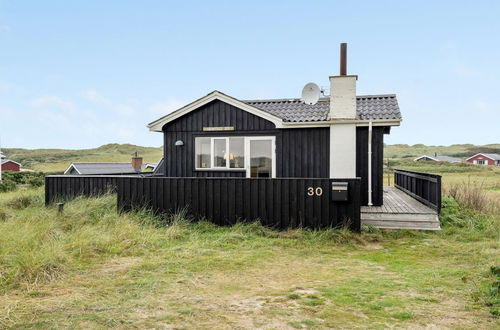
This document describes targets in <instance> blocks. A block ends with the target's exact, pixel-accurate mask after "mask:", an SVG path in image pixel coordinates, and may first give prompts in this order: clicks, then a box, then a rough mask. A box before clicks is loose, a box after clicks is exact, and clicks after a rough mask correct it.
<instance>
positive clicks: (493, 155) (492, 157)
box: [482, 154, 500, 160]
mask: <svg viewBox="0 0 500 330" xmlns="http://www.w3.org/2000/svg"><path fill="white" fill-rule="evenodd" d="M482 155H485V156H486V157H488V158H491V159H494V160H500V155H499V154H482Z"/></svg>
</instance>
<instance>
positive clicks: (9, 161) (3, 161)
mask: <svg viewBox="0 0 500 330" xmlns="http://www.w3.org/2000/svg"><path fill="white" fill-rule="evenodd" d="M5 163H14V164H17V165H19V166H21V164H19V163H18V162H16V161H13V160H10V159H5V158H2V162H1V164H2V165H3V164H5Z"/></svg>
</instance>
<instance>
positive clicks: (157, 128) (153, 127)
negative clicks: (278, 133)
mask: <svg viewBox="0 0 500 330" xmlns="http://www.w3.org/2000/svg"><path fill="white" fill-rule="evenodd" d="M214 100H220V101H222V102H225V103H227V104H230V105H232V106H235V107H237V108H239V109H241V110H244V111H247V112H249V113H251V114H253V115H256V116H258V117H261V118H264V119H266V120H269V121H270V122H272V123H273V124H274V125H275V126H276V128H281V127H282V126H283V120H282V119H281V118H279V117H276V116H274V115H272V114H270V113H269V112H265V111H263V110H260V109H258V108H256V107H253V106H251V105H248V104H246V103H244V102H241V101H240V100H237V99H235V98H233V97H231V96H229V95H226V94H224V93H221V92H219V91H213V92H212V93H210V94H207V95H205V96H204V97H202V98H200V99H198V100H196V101H194V102H192V103H189V104H188V105H186V106H184V107H182V108H180V109H179V110H176V111H174V112H172V113H170V114H168V115H166V116H163V117H162V118H160V119H158V120H155V121H153V122H151V123H149V124H148V128H149V130H150V131H154V132H161V131H162V128H163V126H164V125H165V124H167V123H169V122H171V121H173V120H175V119H177V118H179V117H182V116H184V115H186V114H188V113H189V112H191V111H193V110H196V109H198V108H199V107H201V106H203V105H205V104H208V103H210V102H212V101H214Z"/></svg>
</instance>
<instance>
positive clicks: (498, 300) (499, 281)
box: [485, 265, 500, 318]
mask: <svg viewBox="0 0 500 330" xmlns="http://www.w3.org/2000/svg"><path fill="white" fill-rule="evenodd" d="M490 271H491V277H492V279H491V282H490V284H489V285H488V288H487V289H486V292H485V303H486V306H489V307H490V313H491V314H492V315H493V316H495V317H498V318H500V265H497V266H492V267H491V268H490Z"/></svg>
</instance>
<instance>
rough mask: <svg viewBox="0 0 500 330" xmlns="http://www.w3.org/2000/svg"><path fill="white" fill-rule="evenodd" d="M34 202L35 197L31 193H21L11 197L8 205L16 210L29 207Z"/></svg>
mask: <svg viewBox="0 0 500 330" xmlns="http://www.w3.org/2000/svg"><path fill="white" fill-rule="evenodd" d="M32 203H33V198H32V197H31V196H30V195H20V196H17V197H14V198H13V199H11V200H10V201H9V202H8V203H7V206H10V207H11V208H13V209H14V210H22V209H25V208H27V207H28V206H30V205H31V204H32Z"/></svg>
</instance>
